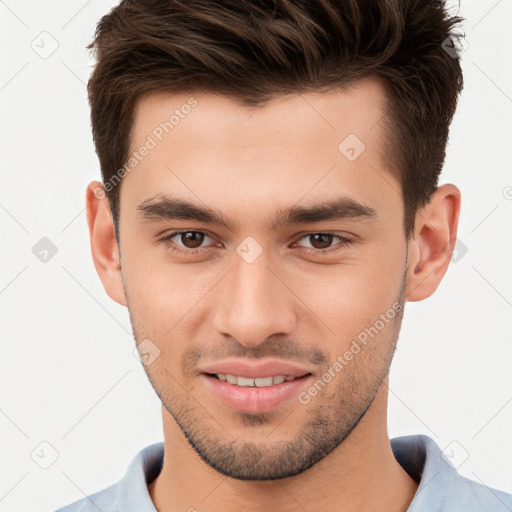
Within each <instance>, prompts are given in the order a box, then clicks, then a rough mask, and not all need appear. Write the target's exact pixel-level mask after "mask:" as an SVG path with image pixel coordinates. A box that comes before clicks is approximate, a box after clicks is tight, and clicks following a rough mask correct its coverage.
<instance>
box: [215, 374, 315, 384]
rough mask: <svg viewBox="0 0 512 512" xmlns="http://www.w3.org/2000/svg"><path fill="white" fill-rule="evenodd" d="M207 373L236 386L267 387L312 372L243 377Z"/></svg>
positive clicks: (290, 380)
mask: <svg viewBox="0 0 512 512" xmlns="http://www.w3.org/2000/svg"><path fill="white" fill-rule="evenodd" d="M206 375H209V376H210V377H213V378H214V379H219V380H222V381H224V382H229V384H234V385H235V386H242V387H258V388H266V387H269V386H275V385H276V384H282V383H283V382H292V381H294V380H298V379H302V378H304V377H307V376H308V375H311V373H306V374H304V375H302V376H296V375H274V376H270V377H256V378H252V377H242V376H241V375H231V374H229V373H207V374H206Z"/></svg>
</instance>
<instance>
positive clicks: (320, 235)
mask: <svg viewBox="0 0 512 512" xmlns="http://www.w3.org/2000/svg"><path fill="white" fill-rule="evenodd" d="M310 236H311V238H312V240H314V242H313V241H312V242H311V245H312V246H313V247H314V248H315V249H325V248H328V247H329V246H330V245H331V243H332V237H333V236H334V235H329V234H326V233H315V234H314V235H310ZM317 237H318V238H320V241H319V242H320V243H319V245H318V244H317V242H318V238H317ZM325 237H327V238H325ZM322 240H323V241H322Z"/></svg>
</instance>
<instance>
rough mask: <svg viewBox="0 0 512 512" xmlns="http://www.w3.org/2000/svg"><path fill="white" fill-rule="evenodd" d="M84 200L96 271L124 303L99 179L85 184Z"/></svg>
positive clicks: (113, 237)
mask: <svg viewBox="0 0 512 512" xmlns="http://www.w3.org/2000/svg"><path fill="white" fill-rule="evenodd" d="M86 203H87V223H88V225H89V234H90V238H91V251H92V259H93V260H94V266H95V267H96V272H98V275H99V277H100V279H101V282H102V283H103V287H104V288H105V291H106V292H107V294H108V296H109V297H110V298H111V299H113V300H115V301H116V302H117V303H119V304H121V305H122V306H126V305H127V303H126V296H125V294H124V287H123V279H122V275H121V264H120V261H121V260H120V252H119V247H118V246H117V240H116V235H115V230H114V219H113V217H112V212H111V210H110V206H109V204H108V198H107V197H106V196H105V191H104V190H103V185H102V184H101V183H100V182H99V181H91V183H89V185H88V186H87V192H86Z"/></svg>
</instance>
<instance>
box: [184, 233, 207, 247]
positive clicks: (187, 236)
mask: <svg viewBox="0 0 512 512" xmlns="http://www.w3.org/2000/svg"><path fill="white" fill-rule="evenodd" d="M204 237H205V234H204V233H200V232H198V231H186V232H184V233H180V234H179V236H178V238H180V239H181V243H182V244H183V246H184V247H186V248H187V249H196V248H197V247H201V244H202V243H203V241H204Z"/></svg>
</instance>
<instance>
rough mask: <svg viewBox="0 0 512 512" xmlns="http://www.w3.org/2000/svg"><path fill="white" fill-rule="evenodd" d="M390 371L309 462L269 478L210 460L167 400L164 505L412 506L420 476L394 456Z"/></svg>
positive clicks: (158, 491)
mask: <svg viewBox="0 0 512 512" xmlns="http://www.w3.org/2000/svg"><path fill="white" fill-rule="evenodd" d="M387 383H388V380H387V378H386V379H385V381H384V382H383V383H382V385H381V387H380V389H379V391H378V392H377V395H376V396H375V399H374V401H373V403H372V405H371V406H370V408H369V409H368V410H367V412H366V414H365V416H364V417H363V418H362V419H361V421H360V422H359V424H358V425H357V426H356V427H355V429H354V430H353V431H352V432H351V433H350V435H349V436H348V437H347V438H346V439H345V440H344V441H343V442H342V443H341V444H340V445H339V446H338V447H337V448H336V449H334V450H333V451H332V452H331V453H330V454H329V455H327V456H326V457H325V458H324V459H322V460H321V461H320V462H318V463H317V464H315V465H314V466H312V467H311V468H309V469H308V470H306V471H304V472H303V473H300V474H299V475H295V476H292V477H288V478H283V479H279V480H271V481H243V480H236V479H233V478H230V477H227V476H224V475H222V474H220V473H218V472H217V471H215V470H214V469H213V468H211V467H210V466H209V465H208V464H206V463H205V462H204V461H203V460H202V459H201V458H200V457H199V455H198V454H197V453H196V452H195V450H194V449H193V448H192V447H191V446H190V445H189V444H188V441H187V440H186V438H185V436H184V435H183V432H182V431H181V430H180V429H179V427H178V425H177V424H176V422H175V421H174V418H173V417H172V416H171V415H170V414H169V412H168V411H167V410H165V409H164V408H163V409H162V411H163V425H164V450H165V451H164V453H165V455H164V462H163V467H162V471H161V472H160V474H159V476H158V477H157V478H156V480H155V481H154V482H152V483H151V484H149V486H148V489H149V493H150V496H151V499H152V500H153V503H154V504H155V507H156V508H157V510H158V512H175V511H190V512H194V511H199V512H214V511H219V510H222V511H223V512H234V511H238V510H240V509H242V510H244V511H246V512H253V511H254V512H256V511H258V512H266V511H267V510H268V511H269V512H270V511H275V510H280V511H283V512H299V511H304V510H307V511H308V512H317V511H318V512H320V511H323V512H325V511H331V510H332V511H334V510H343V512H355V511H356V510H357V511H360V512H361V511H363V512H366V511H368V512H370V511H376V510H386V511H390V512H403V511H405V510H407V509H408V507H409V504H410V502H411V501H412V499H413V497H414V494H415V492H416V490H417V488H418V484H417V483H416V482H415V481H414V480H413V479H412V478H411V477H410V476H409V475H408V474H407V473H406V472H405V471H404V470H403V468H402V467H401V466H400V465H399V464H398V462H397V461H396V459H395V457H394V455H393V452H392V450H391V445H390V442H389V437H388V434H387V428H386V414H387V392H388V389H387Z"/></svg>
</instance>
